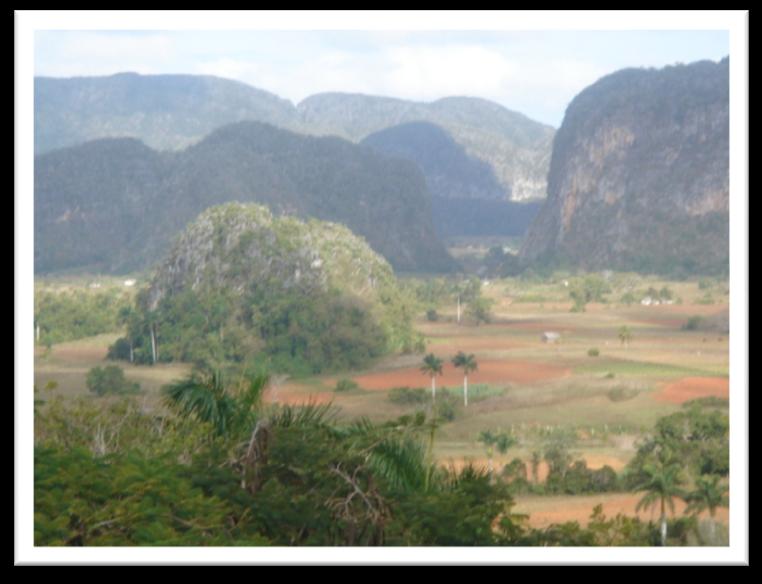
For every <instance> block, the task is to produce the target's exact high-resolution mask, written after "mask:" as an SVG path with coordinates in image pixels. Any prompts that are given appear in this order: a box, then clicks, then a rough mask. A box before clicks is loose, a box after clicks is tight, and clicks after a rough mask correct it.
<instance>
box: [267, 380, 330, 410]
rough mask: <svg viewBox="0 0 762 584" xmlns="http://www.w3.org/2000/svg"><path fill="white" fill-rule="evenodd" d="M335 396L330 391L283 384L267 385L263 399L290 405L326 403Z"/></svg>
mask: <svg viewBox="0 0 762 584" xmlns="http://www.w3.org/2000/svg"><path fill="white" fill-rule="evenodd" d="M335 397H336V396H335V395H334V394H333V393H332V392H330V391H309V390H308V389H304V388H300V386H297V385H292V384H288V383H287V384H283V385H281V386H280V387H277V388H276V387H272V386H270V387H268V388H267V389H266V390H265V393H264V396H263V399H264V401H266V402H268V403H279V404H286V405H290V406H295V405H306V404H327V403H328V402H330V401H332V400H333V399H334V398H335Z"/></svg>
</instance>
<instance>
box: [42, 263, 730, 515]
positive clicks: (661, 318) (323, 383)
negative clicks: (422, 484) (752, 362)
mask: <svg viewBox="0 0 762 584" xmlns="http://www.w3.org/2000/svg"><path fill="white" fill-rule="evenodd" d="M616 277H617V278H621V276H620V275H616ZM639 282H640V283H639V285H638V288H642V287H648V286H653V287H655V288H656V289H659V288H661V287H662V286H668V287H669V288H670V290H672V292H673V294H674V296H675V297H676V298H679V303H677V302H675V303H673V304H661V305H657V306H653V305H651V306H644V305H641V304H640V302H639V299H638V301H637V302H635V303H632V304H630V305H627V304H622V303H619V302H618V301H617V299H618V298H619V296H620V295H619V294H617V293H616V292H615V293H613V294H611V295H610V298H611V300H610V301H609V302H607V303H605V304H603V303H591V304H588V305H587V308H586V311H585V312H570V308H571V306H572V304H571V302H570V301H569V299H568V291H567V290H566V288H565V286H564V285H563V282H562V280H557V281H554V282H544V283H538V284H534V285H527V284H523V283H521V282H519V281H517V280H501V281H492V282H489V284H488V285H486V286H483V289H482V293H483V294H484V295H485V296H487V297H489V298H491V299H492V300H493V301H494V305H493V308H492V314H493V320H492V322H491V323H489V324H481V325H479V326H477V325H475V324H471V323H467V322H465V321H464V322H462V323H460V324H458V323H457V322H455V305H454V304H452V305H448V304H447V303H443V304H442V305H441V306H438V307H437V311H438V313H439V316H440V318H439V320H438V321H436V322H428V321H426V320H425V319H424V318H423V315H421V317H420V319H419V321H418V322H417V323H416V327H417V329H418V330H419V331H420V332H421V333H423V334H424V335H425V337H426V341H427V352H433V353H434V354H436V355H437V356H439V357H441V358H443V359H445V361H446V363H447V365H446V366H445V368H444V375H443V376H441V377H438V378H437V387H438V390H439V391H440V392H441V390H442V388H448V393H449V394H450V395H451V396H454V397H457V399H453V400H452V401H453V404H454V405H453V418H452V420H451V421H447V422H444V423H442V424H441V425H440V427H439V428H438V429H437V433H436V438H435V444H434V453H435V455H436V457H437V459H438V460H439V461H440V462H441V463H442V464H444V465H453V466H456V467H459V466H462V465H463V464H465V463H467V462H472V463H474V464H477V465H486V464H487V458H486V450H485V448H484V446H483V445H482V444H481V443H479V442H478V437H479V434H480V433H481V432H482V431H485V430H492V431H496V432H507V433H510V434H512V435H513V436H514V437H515V438H516V439H517V441H518V443H517V445H515V446H513V447H511V448H510V449H509V450H508V452H507V453H506V454H502V455H501V454H497V453H496V454H495V455H494V457H493V464H494V468H495V469H498V470H499V469H501V468H502V465H503V464H506V463H508V462H509V461H510V460H512V459H514V458H516V457H519V458H521V459H523V460H524V461H525V462H526V463H527V467H529V466H530V460H531V457H532V453H533V452H539V451H542V449H543V447H544V445H545V444H546V443H547V440H548V439H549V438H550V437H553V436H558V435H563V436H565V437H566V439H567V441H568V446H569V449H570V451H571V454H572V455H573V457H574V458H575V459H577V458H584V459H585V460H586V461H587V463H588V466H589V467H591V468H599V467H602V466H603V465H609V466H611V467H612V468H614V469H615V470H617V471H619V470H621V469H622V468H623V467H624V466H625V465H626V463H627V462H628V460H630V458H631V457H632V456H633V454H634V452H635V450H636V448H637V444H638V440H639V439H640V438H641V437H642V436H643V435H644V434H645V433H647V432H648V431H649V430H650V429H652V427H653V424H654V423H655V421H656V420H657V419H659V418H660V417H663V416H665V415H668V414H670V413H673V412H676V411H679V410H680V409H681V407H682V406H681V404H682V403H684V402H685V401H688V400H692V399H696V398H701V397H711V396H716V397H719V398H723V399H728V398H729V394H730V389H731V388H730V384H729V375H728V369H729V355H728V333H727V330H723V327H722V326H719V327H716V326H712V327H699V328H698V330H683V326H684V325H685V324H686V322H687V321H688V320H689V318H691V317H693V316H700V317H702V322H705V323H715V322H720V323H723V322H724V323H727V313H728V297H727V286H726V285H723V284H721V283H714V284H713V285H712V286H713V287H712V288H710V292H711V298H708V294H709V292H707V287H706V285H704V286H703V287H702V288H700V287H699V286H698V284H697V283H696V282H665V281H661V280H657V279H650V280H649V279H646V278H642V280H639ZM710 300H711V303H710ZM622 326H626V327H628V328H629V330H630V331H631V339H630V341H629V342H627V343H623V342H622V341H621V340H620V338H619V337H618V331H619V330H620V328H621V327H622ZM545 331H554V332H557V333H560V335H561V339H560V342H558V343H544V342H542V341H541V339H540V336H541V334H542V333H543V332H545ZM118 336H119V334H118V333H114V334H107V335H99V336H97V337H90V338H87V339H81V340H79V341H73V342H68V343H60V344H56V345H53V346H52V347H51V348H50V349H49V350H47V351H46V350H45V348H44V347H37V348H36V351H35V383H36V385H37V386H38V387H40V388H42V387H44V386H45V384H46V383H48V382H49V381H55V382H57V383H58V389H56V390H55V391H57V392H60V393H61V394H62V395H65V396H74V395H87V394H88V391H87V388H86V385H85V376H86V374H87V372H88V370H89V369H90V368H92V367H94V366H97V365H103V359H104V357H105V354H106V349H107V347H108V345H109V344H110V343H112V342H113V341H114V340H115V339H116V338H117V337H118ZM590 349H597V351H598V355H597V356H590V355H589V354H588V352H589V351H590ZM458 351H464V352H466V353H473V354H474V355H475V356H476V360H477V363H478V369H477V370H476V371H475V372H473V373H472V374H470V376H469V385H470V386H471V388H472V392H473V393H472V394H471V395H470V396H469V405H468V407H467V408H465V407H463V405H462V381H463V377H462V373H461V372H460V371H458V370H455V369H454V367H453V366H452V365H451V364H449V359H450V358H451V357H452V356H453V355H454V354H455V353H456V352H458ZM421 358H422V356H421V355H401V356H396V357H392V358H387V359H384V360H382V361H380V362H378V363H377V364H376V365H375V366H374V367H373V368H371V369H370V370H367V371H356V372H351V373H347V374H343V375H330V376H328V375H327V376H315V377H311V378H307V379H288V378H284V377H278V378H276V379H275V380H274V381H275V382H274V383H273V385H272V387H271V388H270V389H269V390H268V391H267V393H266V399H267V400H268V401H271V402H279V403H306V402H310V401H311V402H318V403H327V402H332V403H333V404H334V405H335V406H336V407H337V408H338V414H337V415H339V416H340V417H341V418H343V419H351V418H355V417H359V416H367V417H368V418H370V419H372V420H385V419H392V418H396V417H399V416H401V415H404V414H412V413H415V412H416V411H417V410H421V409H426V408H428V407H430V405H429V404H428V403H422V404H409V405H406V404H401V403H395V402H393V401H391V400H390V399H389V390H391V389H393V388H398V387H403V386H406V387H411V388H416V387H421V388H425V389H426V390H427V391H429V388H430V379H429V378H428V377H427V376H425V375H423V374H422V373H421V372H420V370H419V367H420V363H421ZM120 366H121V367H122V368H123V369H124V372H125V374H126V376H127V377H128V378H129V379H132V380H134V381H138V382H139V383H140V384H141V387H142V389H143V390H144V396H145V403H146V404H147V405H148V406H149V407H152V406H158V405H159V404H160V401H159V395H158V394H159V389H160V388H161V386H162V385H164V384H165V383H168V382H170V381H172V380H174V379H177V378H179V377H181V376H183V375H185V374H186V373H187V372H188V371H189V370H190V366H189V365H184V364H171V365H160V366H155V367H146V366H142V367H139V366H130V365H129V364H124V363H120ZM341 378H349V379H353V380H354V381H355V382H357V384H358V385H359V389H354V390H350V391H347V392H336V391H334V388H335V385H336V382H337V381H338V380H339V379H341ZM427 395H428V394H427ZM537 471H538V475H539V477H538V478H539V480H543V478H544V475H545V473H546V472H547V471H546V469H545V467H544V464H541V465H540V466H539V467H538V469H537ZM636 501H637V496H636V495H633V494H611V493H609V494H605V495H600V496H592V495H585V496H577V497H558V496H553V497H549V496H524V497H519V498H518V505H517V509H516V510H517V511H518V512H523V513H529V514H530V523H532V524H533V525H535V526H543V525H547V524H548V523H549V522H558V521H563V520H567V519H570V520H573V519H576V520H579V521H581V522H584V521H586V520H587V518H588V517H589V515H590V512H591V510H592V508H593V506H594V505H595V504H596V503H598V502H601V503H603V504H604V512H606V514H607V515H615V514H616V512H619V511H621V512H623V513H628V514H634V507H635V502H636ZM721 511H722V512H723V513H724V514H723V515H720V519H722V520H726V518H727V511H726V510H721ZM644 517H645V516H644Z"/></svg>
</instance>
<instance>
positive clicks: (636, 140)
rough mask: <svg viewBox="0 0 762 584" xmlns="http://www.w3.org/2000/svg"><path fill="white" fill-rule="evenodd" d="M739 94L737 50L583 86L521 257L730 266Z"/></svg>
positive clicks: (713, 268) (589, 264) (639, 266)
mask: <svg viewBox="0 0 762 584" xmlns="http://www.w3.org/2000/svg"><path fill="white" fill-rule="evenodd" d="M728 93H729V80H728V59H727V58H725V59H723V60H722V61H720V62H718V63H715V62H711V61H702V62H698V63H693V64H690V65H677V66H671V67H666V68H664V69H660V70H654V69H626V70H623V71H619V72H617V73H614V74H612V75H608V76H606V77H604V78H602V79H600V80H599V81H598V82H596V83H594V84H593V85H591V86H590V87H588V88H587V89H585V90H584V91H582V92H581V93H580V94H579V95H578V96H577V97H575V98H574V100H573V101H572V102H571V104H570V105H569V107H568V109H567V111H566V115H565V117H564V121H563V124H562V125H561V128H560V129H559V130H558V132H557V133H556V136H555V140H554V143H553V155H552V159H551V164H550V172H549V175H548V198H547V200H546V202H545V203H544V206H543V208H542V210H541V211H540V213H539V215H538V217H537V218H536V220H535V221H534V223H533V224H532V227H531V228H530V231H529V233H528V235H527V238H526V239H525V241H524V245H523V248H522V250H521V257H522V260H523V261H524V262H525V263H530V262H532V261H538V260H540V261H561V262H565V263H570V264H573V265H576V266H581V267H584V268H588V269H600V268H615V269H635V270H641V271H655V272H680V273H696V272H727V269H728V257H729V256H728V233H729V216H728V205H729V174H728V170H729V125H728V122H729V102H728Z"/></svg>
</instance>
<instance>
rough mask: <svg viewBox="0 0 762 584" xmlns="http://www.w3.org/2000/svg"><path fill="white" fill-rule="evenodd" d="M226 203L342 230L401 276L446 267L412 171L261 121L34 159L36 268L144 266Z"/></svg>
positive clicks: (98, 143) (362, 150)
mask: <svg viewBox="0 0 762 584" xmlns="http://www.w3.org/2000/svg"><path fill="white" fill-rule="evenodd" d="M229 201H239V202H258V203H262V204H266V205H267V206H268V207H269V208H270V209H271V210H272V211H273V212H274V213H276V214H292V215H296V216H299V217H315V218H318V219H324V220H330V221H334V222H339V223H342V224H344V225H346V226H348V227H349V228H350V229H351V230H352V231H353V232H355V233H356V234H358V235H360V236H362V237H364V238H365V239H366V240H367V241H368V243H369V244H370V246H371V247H372V248H373V249H374V250H375V251H377V252H378V253H380V254H382V255H383V256H384V257H386V258H387V259H388V260H389V262H390V263H391V264H392V265H393V266H394V267H395V268H396V269H398V270H416V271H424V270H425V271H443V270H449V269H451V268H453V267H454V262H453V260H452V258H450V256H449V255H448V254H447V252H446V250H445V249H444V247H443V246H442V244H441V243H440V241H439V239H438V238H437V236H436V234H435V232H434V229H433V227H432V223H431V215H432V213H431V208H430V200H429V194H428V191H427V190H426V184H425V179H424V177H423V175H422V174H421V172H420V170H419V169H418V168H417V167H416V166H415V165H414V164H413V163H411V162H408V161H405V160H400V159H397V158H390V157H387V156H384V155H381V154H379V153H377V152H375V151H374V150H372V149H371V148H368V147H364V146H359V145H356V144H352V143H350V142H348V141H346V140H343V139H340V138H335V137H314V136H304V135H300V134H295V133H293V132H289V131H286V130H282V129H279V128H275V127H273V126H271V125H268V124H263V123H259V122H239V123H237V124H232V125H228V126H224V127H222V128H220V129H218V130H216V131H214V132H212V133H211V134H210V135H208V136H207V137H206V138H204V139H203V140H202V141H200V142H198V143H197V144H195V145H193V146H191V147H188V148H186V149H185V150H181V151H179V152H158V151H155V150H153V149H151V148H149V147H147V146H146V145H144V144H142V143H141V142H139V141H137V140H135V139H131V138H121V139H102V140H95V141H91V142H87V143H85V144H82V145H79V146H73V147H69V148H63V149H59V150H56V151H53V152H49V153H47V154H42V155H39V156H37V157H36V159H35V269H36V271H38V272H48V271H53V270H60V269H67V268H84V267H89V268H90V269H97V270H99V271H107V272H124V271H127V270H134V269H142V268H146V267H149V266H151V265H152V264H153V263H154V262H155V261H156V260H157V258H158V257H160V256H161V255H163V254H164V253H165V251H166V249H167V248H168V246H169V245H170V243H171V241H172V239H173V237H174V236H175V235H176V234H177V233H179V232H180V231H181V230H182V229H183V228H184V227H185V226H186V225H187V224H188V222H189V221H191V220H192V219H194V218H195V217H196V216H197V215H198V214H199V213H201V212H202V211H203V210H204V209H206V208H208V207H210V206H213V205H217V204H220V203H225V202H229Z"/></svg>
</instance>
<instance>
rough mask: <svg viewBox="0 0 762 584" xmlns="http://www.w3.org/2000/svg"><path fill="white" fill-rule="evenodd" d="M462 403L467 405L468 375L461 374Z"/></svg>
mask: <svg viewBox="0 0 762 584" xmlns="http://www.w3.org/2000/svg"><path fill="white" fill-rule="evenodd" d="M463 403H464V405H466V406H467V405H468V375H464V376H463Z"/></svg>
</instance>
